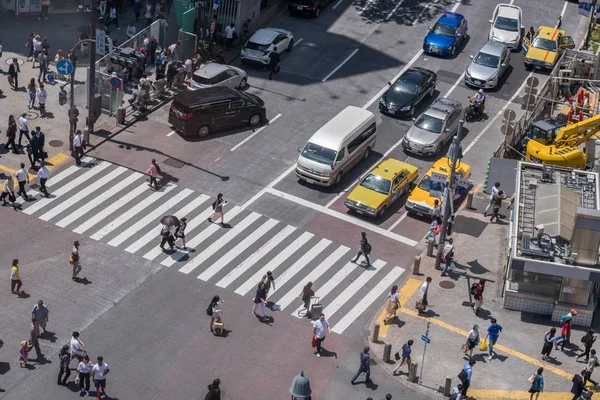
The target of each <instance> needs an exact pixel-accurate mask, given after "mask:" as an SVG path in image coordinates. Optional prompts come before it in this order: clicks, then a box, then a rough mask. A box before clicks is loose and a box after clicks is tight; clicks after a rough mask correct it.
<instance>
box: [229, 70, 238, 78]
mask: <svg viewBox="0 0 600 400" xmlns="http://www.w3.org/2000/svg"><path fill="white" fill-rule="evenodd" d="M237 74H238V73H237V72H235V71H234V70H232V69H228V70H227V76H228V77H230V78H233V77H234V76H237Z"/></svg>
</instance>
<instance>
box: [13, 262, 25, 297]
mask: <svg viewBox="0 0 600 400" xmlns="http://www.w3.org/2000/svg"><path fill="white" fill-rule="evenodd" d="M22 284H23V282H21V275H19V260H18V259H16V258H15V259H14V260H13V265H12V270H11V272H10V292H11V293H16V294H21V292H20V290H19V289H21V285H22ZM15 286H16V290H15Z"/></svg>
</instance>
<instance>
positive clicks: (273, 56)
mask: <svg viewBox="0 0 600 400" xmlns="http://www.w3.org/2000/svg"><path fill="white" fill-rule="evenodd" d="M280 61H281V57H280V56H279V53H278V52H277V46H276V47H273V51H272V52H271V53H270V54H269V80H271V78H272V77H273V75H277V74H278V73H279V63H280Z"/></svg>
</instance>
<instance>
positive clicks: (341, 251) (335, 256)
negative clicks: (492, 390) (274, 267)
mask: <svg viewBox="0 0 600 400" xmlns="http://www.w3.org/2000/svg"><path fill="white" fill-rule="evenodd" d="M348 251H350V249H349V248H348V247H346V246H340V247H338V248H337V249H335V251H334V252H333V253H331V254H329V255H328V256H327V258H326V259H325V260H324V261H323V262H322V263H320V264H319V265H317V266H316V267H315V269H313V270H312V271H311V272H310V273H309V274H308V275H306V276H303V277H302V279H301V280H299V281H298V283H297V284H296V286H294V287H293V288H292V289H290V290H289V291H288V292H287V293H286V294H285V296H283V297H282V298H281V299H279V300H278V301H277V305H278V306H279V309H280V310H283V309H285V308H286V307H287V306H289V305H290V304H291V303H292V302H293V301H295V300H296V299H298V297H299V294H300V292H301V291H302V288H303V287H304V285H306V284H307V283H308V282H315V281H316V280H317V279H319V278H320V277H321V276H322V275H323V274H324V273H325V272H327V271H328V270H329V269H330V268H331V267H332V266H333V265H334V264H335V263H336V262H338V261H339V259H340V258H342V257H344V256H345V255H346V253H348ZM275 282H277V283H279V282H278V280H277V279H276V280H275ZM298 302H299V300H298Z"/></svg>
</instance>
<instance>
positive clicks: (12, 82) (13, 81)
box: [8, 75, 15, 85]
mask: <svg viewBox="0 0 600 400" xmlns="http://www.w3.org/2000/svg"><path fill="white" fill-rule="evenodd" d="M8 83H9V84H10V85H14V83H15V80H14V79H13V77H12V76H10V75H9V76H8Z"/></svg>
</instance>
